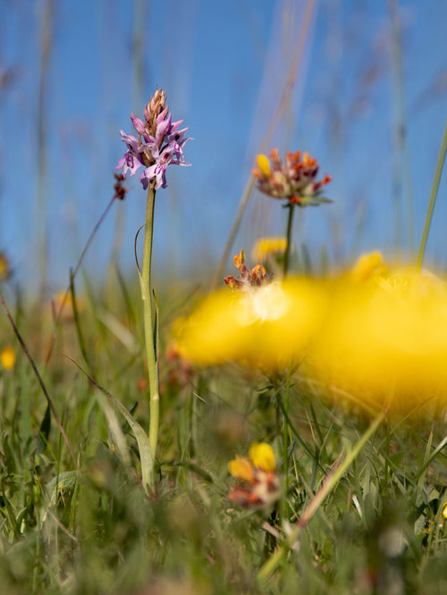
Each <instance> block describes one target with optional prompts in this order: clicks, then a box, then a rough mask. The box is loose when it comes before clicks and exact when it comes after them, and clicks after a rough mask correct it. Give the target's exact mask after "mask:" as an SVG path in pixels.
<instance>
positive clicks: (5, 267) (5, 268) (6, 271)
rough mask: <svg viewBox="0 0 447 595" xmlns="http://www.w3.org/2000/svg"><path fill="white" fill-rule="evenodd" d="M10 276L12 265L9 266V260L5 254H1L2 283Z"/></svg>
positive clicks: (0, 274)
mask: <svg viewBox="0 0 447 595" xmlns="http://www.w3.org/2000/svg"><path fill="white" fill-rule="evenodd" d="M10 276H11V265H10V264H9V259H8V257H7V256H6V254H4V252H0V281H1V280H2V279H8V277H10Z"/></svg>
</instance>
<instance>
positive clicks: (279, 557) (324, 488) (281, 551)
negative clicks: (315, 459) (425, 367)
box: [258, 411, 386, 586]
mask: <svg viewBox="0 0 447 595" xmlns="http://www.w3.org/2000/svg"><path fill="white" fill-rule="evenodd" d="M385 415H386V411H382V413H380V414H379V415H378V417H377V418H376V419H375V420H374V421H373V423H372V424H371V425H370V426H369V428H368V429H367V430H366V432H365V433H364V434H363V436H362V437H361V438H360V440H359V441H358V442H357V444H356V445H355V446H354V448H353V449H352V450H351V452H349V453H348V454H347V455H346V456H345V457H344V458H341V457H339V459H338V461H337V462H336V463H335V466H334V467H333V468H332V471H331V472H330V473H329V474H328V475H327V476H326V479H325V480H324V481H323V483H322V485H321V488H320V489H319V490H318V492H317V493H316V494H315V495H314V497H313V498H312V499H311V500H310V502H309V503H308V505H307V507H306V509H305V510H304V512H303V514H302V515H301V518H300V520H299V521H298V523H296V525H295V527H294V528H293V530H292V531H291V532H290V533H289V535H288V537H287V539H286V540H285V541H284V543H283V545H282V546H280V547H279V548H278V549H277V550H276V551H275V553H274V554H273V555H272V556H271V557H270V558H269V559H268V560H267V562H265V564H264V565H263V566H262V567H261V569H260V571H259V573H258V583H259V584H260V585H261V586H262V585H265V584H266V583H267V582H268V581H269V580H270V578H271V576H272V575H273V573H274V572H275V570H276V569H277V567H278V566H279V565H280V564H281V562H282V561H283V560H284V559H285V556H286V554H287V552H288V550H289V549H290V548H291V547H292V546H293V545H294V543H295V542H296V540H297V538H298V536H299V534H300V531H301V529H302V528H303V527H305V526H306V525H307V524H308V523H309V521H310V520H311V518H312V517H313V516H314V514H315V513H316V512H317V510H318V509H319V508H320V506H321V504H322V502H323V500H324V499H325V498H326V496H328V495H329V494H330V493H331V492H332V490H333V489H334V488H335V487H336V486H337V484H338V482H339V481H340V479H341V478H342V477H343V475H344V474H345V473H346V471H347V470H348V469H349V467H350V466H351V464H352V463H353V462H354V460H355V459H356V458H357V456H358V455H359V454H360V452H361V451H362V449H363V448H364V446H365V445H366V443H367V442H368V440H369V439H370V438H371V436H372V435H373V434H374V432H375V431H376V430H377V428H378V427H379V426H380V424H381V423H382V421H383V420H384V418H385Z"/></svg>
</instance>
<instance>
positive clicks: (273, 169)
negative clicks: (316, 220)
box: [253, 149, 332, 207]
mask: <svg viewBox="0 0 447 595" xmlns="http://www.w3.org/2000/svg"><path fill="white" fill-rule="evenodd" d="M256 163H257V167H255V169H254V170H253V175H254V176H255V178H257V180H258V189H259V190H260V191H261V192H263V193H264V194H268V195H269V196H272V197H274V198H286V199H288V201H289V203H290V204H297V205H299V206H300V207H305V206H308V205H319V204H320V203H322V202H332V201H330V200H329V199H327V198H324V197H322V196H320V194H321V191H322V188H323V186H325V185H326V184H328V183H329V182H330V181H331V177H330V176H328V175H327V174H326V175H325V176H324V178H323V180H321V181H319V182H317V181H316V177H317V174H318V169H319V165H318V163H317V160H316V159H315V158H314V157H312V158H311V157H309V155H308V153H304V155H303V156H302V157H301V151H296V153H287V155H286V162H285V163H284V162H283V161H282V159H281V157H280V155H279V152H278V149H272V150H271V152H270V159H269V158H268V157H267V156H266V155H262V154H261V155H258V156H257V157H256Z"/></svg>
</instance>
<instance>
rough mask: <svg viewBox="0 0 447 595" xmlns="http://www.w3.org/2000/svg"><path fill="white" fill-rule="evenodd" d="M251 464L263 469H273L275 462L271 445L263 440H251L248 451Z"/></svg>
mask: <svg viewBox="0 0 447 595" xmlns="http://www.w3.org/2000/svg"><path fill="white" fill-rule="evenodd" d="M249 455H250V459H251V460H252V462H253V465H254V466H255V467H257V468H258V469H262V470H263V471H275V469H276V462H275V455H274V453H273V450H272V447H271V446H270V445H269V444H266V443H265V442H261V443H259V442H253V444H252V445H251V447H250V451H249Z"/></svg>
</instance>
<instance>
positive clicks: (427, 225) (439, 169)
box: [417, 122, 447, 270]
mask: <svg viewBox="0 0 447 595" xmlns="http://www.w3.org/2000/svg"><path fill="white" fill-rule="evenodd" d="M446 151H447V122H446V125H445V130H444V138H443V141H442V146H441V151H440V153H439V159H438V165H437V167H436V173H435V181H434V183H433V189H432V192H431V197H430V204H429V205H428V211H427V217H426V219H425V227H424V233H423V235H422V240H421V247H420V249H419V256H418V262H417V268H418V270H421V267H422V262H423V260H424V254H425V248H426V246H427V239H428V233H429V231H430V225H431V220H432V217H433V211H434V210H435V203H436V197H437V195H438V188H439V182H440V181H441V175H442V170H443V168H444V161H445V155H446Z"/></svg>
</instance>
